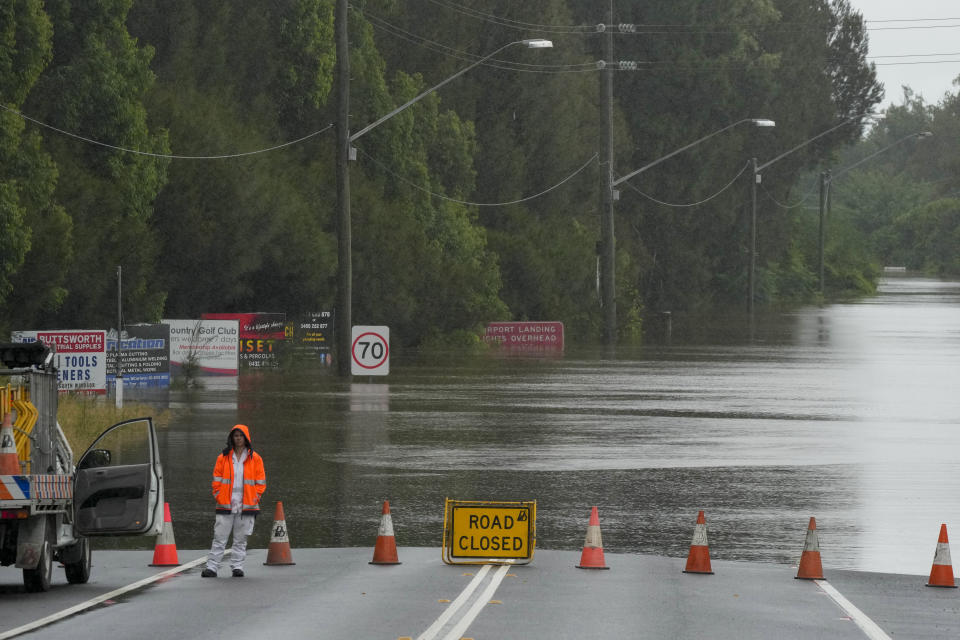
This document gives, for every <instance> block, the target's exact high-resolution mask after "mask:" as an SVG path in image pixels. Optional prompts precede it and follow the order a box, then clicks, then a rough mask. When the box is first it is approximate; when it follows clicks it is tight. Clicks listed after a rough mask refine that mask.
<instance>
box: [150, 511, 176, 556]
mask: <svg viewBox="0 0 960 640" xmlns="http://www.w3.org/2000/svg"><path fill="white" fill-rule="evenodd" d="M179 564H180V560H178V559H177V543H176V541H175V540H174V539H173V520H172V519H171V518H170V503H168V502H164V503H163V529H162V530H161V531H160V535H158V536H157V545H156V546H155V547H154V549H153V562H151V563H150V565H149V566H151V567H175V566H177V565H179Z"/></svg>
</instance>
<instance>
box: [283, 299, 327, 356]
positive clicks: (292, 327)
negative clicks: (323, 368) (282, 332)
mask: <svg viewBox="0 0 960 640" xmlns="http://www.w3.org/2000/svg"><path fill="white" fill-rule="evenodd" d="M287 341H288V343H289V344H290V345H291V346H292V347H293V350H294V353H297V354H301V355H311V356H317V357H318V358H319V359H320V362H322V363H324V364H330V363H331V362H332V361H333V348H334V347H333V312H332V311H311V312H308V313H304V314H302V315H301V316H299V317H298V318H297V319H296V320H295V321H294V322H288V323H287Z"/></svg>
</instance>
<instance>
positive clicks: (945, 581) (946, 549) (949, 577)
mask: <svg viewBox="0 0 960 640" xmlns="http://www.w3.org/2000/svg"><path fill="white" fill-rule="evenodd" d="M927 586H928V587H947V588H948V589H956V588H957V585H955V584H954V583H953V564H952V563H951V562H950V541H949V540H947V525H945V524H941V525H940V539H939V540H937V551H936V553H935V554H933V568H932V569H931V570H930V582H928V583H927Z"/></svg>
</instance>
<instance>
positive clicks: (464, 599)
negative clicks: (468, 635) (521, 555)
mask: <svg viewBox="0 0 960 640" xmlns="http://www.w3.org/2000/svg"><path fill="white" fill-rule="evenodd" d="M509 570H510V565H503V566H501V567H499V568H498V569H497V570H496V571H495V572H494V574H493V577H492V578H491V579H490V582H489V584H487V586H486V588H485V589H484V590H483V591H482V592H481V593H480V595H479V596H478V597H477V598H475V599H474V600H473V604H472V605H471V607H470V608H469V609H467V611H466V612H465V613H464V614H463V615H462V616H461V617H460V618H459V619H458V620H457V621H456V622H454V623H453V626H452V627H450V628H449V630H448V631H447V634H446V635H445V636H443V640H460V638H461V637H463V632H464V631H466V630H467V627H469V626H470V624H471V623H472V622H473V621H474V619H476V617H477V616H478V615H479V614H480V611H482V610H483V608H484V607H485V606H487V604H488V603H489V602H490V598H492V597H493V594H494V593H496V591H497V587H499V586H500V583H501V582H503V578H504V576H506V575H507V571H509ZM489 572H490V565H489V564H485V565H483V567H481V568H480V571H478V572H477V575H476V576H474V578H473V580H471V581H470V584H468V585H467V588H466V589H464V590H463V592H462V593H461V594H460V595H459V596H457V599H456V600H454V601H453V602H451V603H450V606H449V607H447V608H446V610H445V611H444V612H443V613H442V614H440V617H439V618H437V619H436V620H434V622H433V624H431V625H430V627H429V628H428V629H427V630H426V631H424V632H423V633H421V634H420V635H419V636H417V640H433V639H434V638H437V637H439V636H438V634H440V633H442V632H443V630H444V629H446V628H447V625H448V624H449V623H450V622H451V620H452V619H453V617H454V616H455V615H457V612H458V611H460V609H461V608H462V607H463V606H464V605H466V604H467V603H468V602H470V600H471V598H470V597H471V596H472V595H473V592H474V591H476V590H477V587H479V586H480V584H481V583H483V581H484V579H485V578H486V575H487V574H488V573H489Z"/></svg>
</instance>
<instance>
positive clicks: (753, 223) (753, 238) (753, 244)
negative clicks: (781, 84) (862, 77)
mask: <svg viewBox="0 0 960 640" xmlns="http://www.w3.org/2000/svg"><path fill="white" fill-rule="evenodd" d="M868 116H872V117H879V116H878V115H877V114H874V113H872V112H867V113H860V114H857V115H855V116H850V117H848V118H845V119H844V120H843V122H841V123H840V124H838V125H835V126H833V127H830V128H829V129H827V130H826V131H822V132H820V133H818V134H817V135H815V136H813V137H812V138H809V139H807V140H804V141H803V142H801V143H800V144H798V145H797V146H795V147H793V148H792V149H790V150H789V151H784V152H783V153H781V154H780V155H778V156H777V157H776V158H774V159H773V160H768V161H767V162H764V163H763V164H761V165H758V164H757V159H756V158H753V159H752V160H751V162H752V164H753V167H752V169H753V180H752V181H751V185H750V187H751V188H750V194H751V197H750V202H751V213H750V271H749V273H748V277H747V280H748V285H747V286H748V289H749V293H748V298H747V307H748V311H749V314H750V319H751V322H752V320H753V297H754V289H755V288H756V269H757V185H758V184H760V179H761V175H760V172H761V171H763V170H764V169H766V168H767V167H769V166H770V165H772V164H773V163H774V162H778V161H780V160H782V159H784V158H786V157H787V156H788V155H790V154H791V153H793V152H795V151H799V150H800V149H802V148H804V147H805V146H807V145H808V144H810V143H811V142H814V141H815V140H819V139H820V138H822V137H823V136H825V135H827V134H829V133H832V132H834V131H836V130H837V129H839V128H840V127H843V126H846V125H848V124H850V123H851V122H853V121H855V120H859V119H860V118H865V117H868Z"/></svg>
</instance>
